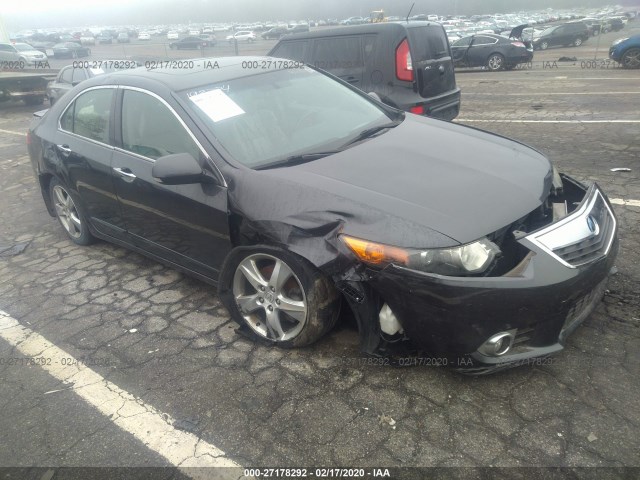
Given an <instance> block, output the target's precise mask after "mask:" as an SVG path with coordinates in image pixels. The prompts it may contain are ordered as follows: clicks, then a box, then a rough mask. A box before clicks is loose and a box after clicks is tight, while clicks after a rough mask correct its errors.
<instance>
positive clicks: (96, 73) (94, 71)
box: [89, 68, 104, 75]
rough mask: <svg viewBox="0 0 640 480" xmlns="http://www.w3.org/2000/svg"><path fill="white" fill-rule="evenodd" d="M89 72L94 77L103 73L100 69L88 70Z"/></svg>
mask: <svg viewBox="0 0 640 480" xmlns="http://www.w3.org/2000/svg"><path fill="white" fill-rule="evenodd" d="M89 71H90V72H91V73H93V74H94V75H100V74H101V73H104V70H103V69H101V68H90V69H89Z"/></svg>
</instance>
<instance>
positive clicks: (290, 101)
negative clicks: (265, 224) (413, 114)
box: [180, 67, 396, 168]
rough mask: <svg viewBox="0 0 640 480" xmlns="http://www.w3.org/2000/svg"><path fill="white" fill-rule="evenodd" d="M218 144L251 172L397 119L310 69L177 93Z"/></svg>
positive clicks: (335, 146)
mask: <svg viewBox="0 0 640 480" xmlns="http://www.w3.org/2000/svg"><path fill="white" fill-rule="evenodd" d="M180 96H181V98H182V99H183V100H184V101H185V103H186V105H187V107H188V108H190V109H192V110H193V111H194V112H195V114H196V115H198V116H199V117H200V118H201V119H202V120H203V122H204V123H205V125H206V127H207V128H208V129H209V130H210V132H211V133H212V134H213V136H214V137H215V138H217V139H218V141H219V142H220V144H222V146H223V147H224V148H225V149H226V150H227V152H229V153H230V154H231V156H232V157H233V158H235V159H236V160H237V161H239V162H240V163H243V164H244V165H247V166H249V167H252V168H257V167H261V166H265V165H268V164H271V163H274V162H279V161H282V160H284V159H287V158H289V157H291V156H295V155H301V154H307V153H319V152H326V151H328V150H335V149H340V148H342V147H344V146H345V145H346V144H347V143H348V142H349V140H352V139H353V138H354V137H356V136H357V135H358V134H359V133H360V132H362V131H363V130H364V129H367V128H369V127H377V126H380V125H385V124H389V123H390V119H392V118H393V119H394V120H395V119H396V116H395V115H394V114H392V113H388V112H387V111H386V110H384V109H382V108H381V107H379V106H377V105H376V104H374V103H373V102H372V101H370V100H369V99H368V98H366V97H363V96H361V95H360V94H358V93H356V92H355V91H353V90H351V89H350V88H348V87H345V86H343V85H342V84H341V83H339V82H336V81H335V80H333V79H331V78H329V77H328V76H326V75H324V74H322V73H319V72H316V71H314V70H313V69H311V68H309V67H304V68H291V69H284V70H277V71H270V72H266V73H261V74H255V75H251V76H246V77H242V78H237V79H234V80H231V81H226V82H223V83H218V84H211V85H203V86H202V87H199V88H194V89H190V90H188V91H183V92H180Z"/></svg>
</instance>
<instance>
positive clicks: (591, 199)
mask: <svg viewBox="0 0 640 480" xmlns="http://www.w3.org/2000/svg"><path fill="white" fill-rule="evenodd" d="M599 198H600V199H601V200H602V202H603V204H604V206H605V208H606V209H607V211H608V212H609V215H610V216H611V221H612V222H613V228H612V232H613V234H612V235H611V238H609V240H608V243H607V246H606V248H605V249H604V250H603V255H602V256H603V257H605V256H607V255H608V253H609V250H611V245H612V244H613V240H614V239H615V236H616V235H615V233H616V231H617V229H618V222H617V220H616V216H615V215H614V214H613V210H612V209H611V207H610V206H609V203H608V202H607V199H606V197H605V196H604V194H603V193H602V191H601V190H600V189H599V188H597V187H596V185H595V184H594V185H592V186H591V188H590V189H589V190H588V191H587V195H586V196H585V199H586V201H584V202H583V203H582V205H581V206H580V207H579V208H578V210H576V211H575V212H573V213H572V214H571V215H567V216H566V217H564V218H562V219H560V220H558V221H557V222H555V223H552V224H551V225H548V226H546V227H544V228H542V229H541V230H538V231H536V232H534V233H532V234H530V235H527V236H526V237H524V239H523V240H527V241H529V242H531V243H532V244H533V245H535V246H536V247H537V248H539V249H541V250H543V251H544V252H545V253H547V254H549V255H551V256H552V257H553V258H555V259H556V260H558V261H559V262H560V263H561V264H562V265H564V266H565V267H567V268H572V269H576V268H578V267H579V266H582V265H577V266H574V265H571V264H570V263H568V262H566V261H564V260H563V259H562V258H560V256H558V255H557V254H555V253H554V252H553V250H551V249H550V248H548V247H547V246H546V245H544V244H543V243H542V242H541V241H539V240H538V237H541V236H543V235H545V234H547V233H550V232H552V231H553V230H556V229H557V228H560V227H562V226H564V225H567V224H569V223H571V222H574V221H579V219H581V218H586V217H587V216H588V214H589V212H591V210H592V209H593V206H594V205H595V203H596V202H597V201H598V199H599ZM556 248H561V246H558V247H556ZM600 258H602V257H600Z"/></svg>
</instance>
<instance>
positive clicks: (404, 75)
mask: <svg viewBox="0 0 640 480" xmlns="http://www.w3.org/2000/svg"><path fill="white" fill-rule="evenodd" d="M268 55H269V56H271V57H279V58H288V59H292V60H298V61H300V62H304V63H307V64H309V65H312V66H315V67H317V68H321V69H323V70H326V71H328V72H330V73H332V74H333V75H335V76H337V77H339V78H341V79H342V80H343V81H345V82H347V83H349V84H351V85H353V86H355V87H358V88H360V89H361V90H363V91H365V92H367V93H370V92H373V93H375V94H376V95H377V96H378V97H379V98H380V100H381V101H382V102H384V103H386V104H388V105H391V106H393V107H396V108H399V109H401V110H406V111H410V112H412V113H416V114H419V115H429V116H433V117H437V118H442V119H446V120H451V119H453V118H455V117H456V116H457V115H458V112H459V109H460V89H459V88H458V87H457V85H456V79H455V74H454V69H453V61H452V59H451V51H450V49H449V43H448V41H447V35H446V33H445V31H444V28H442V25H440V24H438V23H427V22H410V23H406V22H405V23H384V22H383V23H372V24H367V25H357V26H345V27H340V28H330V29H326V30H314V31H313V32H308V33H299V34H295V35H287V36H285V37H283V38H282V39H280V41H279V42H278V43H277V44H276V45H275V46H274V47H273V49H272V50H271V51H270V52H269V53H268Z"/></svg>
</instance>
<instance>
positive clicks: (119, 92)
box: [27, 57, 619, 375]
mask: <svg viewBox="0 0 640 480" xmlns="http://www.w3.org/2000/svg"><path fill="white" fill-rule="evenodd" d="M266 60H267V59H266V58H264V57H226V58H220V59H216V61H217V63H219V64H220V66H221V68H220V69H214V70H212V69H209V68H207V67H206V65H205V62H204V61H202V60H200V61H199V62H197V66H196V68H194V69H190V70H188V71H185V70H181V69H171V68H167V69H157V70H156V69H154V70H148V71H146V70H143V71H136V72H135V73H131V74H129V73H128V72H118V73H113V74H110V75H109V77H108V78H94V79H90V80H87V81H86V82H84V83H82V84H80V85H78V86H77V87H75V88H74V89H73V90H72V91H71V92H69V94H68V95H66V96H65V97H64V98H63V99H61V100H60V101H59V102H58V103H56V104H54V105H53V106H52V107H51V108H50V109H49V110H48V112H47V113H45V114H42V113H39V114H38V115H35V116H34V118H33V120H32V122H31V125H30V126H29V129H28V134H27V135H28V136H27V148H28V153H29V157H30V160H31V165H32V167H33V171H34V173H35V175H36V182H35V185H37V186H38V187H39V188H40V189H41V194H42V197H43V200H44V208H46V210H47V211H48V212H49V214H50V215H51V216H53V217H57V220H58V221H59V224H60V227H61V228H62V229H63V231H64V233H65V236H66V237H67V238H68V240H69V241H71V242H74V243H75V244H79V245H88V244H90V243H91V242H92V241H93V240H94V239H95V238H96V237H98V238H102V239H104V240H106V241H111V242H114V243H117V244H118V245H121V246H126V247H129V248H131V249H134V250H135V251H137V252H139V253H142V254H146V255H148V256H150V257H152V258H156V259H159V260H163V261H165V262H168V263H170V264H171V265H172V267H173V268H178V269H180V270H182V271H185V272H187V273H189V274H191V275H193V276H196V277H197V278H199V279H201V280H203V281H205V282H208V283H210V284H217V289H218V290H217V291H218V297H217V298H219V299H220V300H221V302H222V303H223V304H224V305H225V306H226V308H227V309H228V310H229V313H230V315H231V318H233V320H234V321H236V322H237V323H238V324H239V325H240V328H241V329H242V331H243V332H244V333H246V335H247V336H249V337H252V338H254V339H256V340H259V341H261V342H267V343H269V344H271V345H273V346H276V347H283V348H293V347H303V346H307V345H309V344H312V343H313V342H316V341H317V340H319V339H320V338H322V337H323V336H324V335H325V334H327V333H328V332H329V331H330V330H331V329H332V327H333V326H334V325H335V323H336V321H337V319H338V316H339V312H340V308H341V306H342V308H345V309H347V308H349V309H350V310H351V314H352V315H353V317H355V320H356V322H355V323H356V324H357V325H358V329H359V338H360V348H361V349H362V350H363V351H364V352H366V353H368V354H377V355H380V354H382V353H383V350H382V348H381V347H383V346H385V345H389V343H390V342H393V343H396V342H406V343H405V344H407V343H408V342H411V345H412V347H413V349H415V350H416V351H418V352H420V356H421V357H424V356H426V355H429V357H432V358H439V359H440V362H439V363H437V364H436V365H447V364H448V365H454V366H456V368H459V367H460V366H464V369H466V371H467V372H469V373H475V374H482V373H490V372H494V371H497V370H501V369H504V368H507V367H511V366H516V365H518V364H520V365H522V364H525V363H529V362H527V360H529V359H532V358H537V357H546V356H548V355H550V354H552V353H554V352H558V351H560V350H562V349H563V348H564V346H565V344H566V341H567V339H568V337H569V336H570V335H571V333H572V332H574V331H575V330H576V329H577V328H578V327H579V326H580V324H581V323H582V322H583V321H584V320H585V319H586V318H587V317H588V316H589V314H590V313H591V312H592V311H593V310H594V309H595V308H596V306H597V305H598V303H599V301H600V300H601V298H602V296H603V295H604V293H605V290H606V288H607V280H608V277H609V275H610V273H611V271H612V269H613V266H614V262H615V259H616V255H617V252H618V248H619V244H618V224H617V220H616V216H615V213H614V211H613V208H612V207H611V205H610V203H609V201H608V199H607V196H606V194H605V193H604V192H603V191H602V190H601V189H600V188H599V187H598V185H597V184H595V183H593V184H583V183H581V182H579V181H577V180H574V179H572V178H571V177H569V176H567V175H561V174H560V173H559V172H558V171H557V170H556V169H555V167H554V166H553V164H552V163H551V162H550V161H549V159H547V158H546V157H545V156H543V155H542V154H541V153H540V152H538V151H536V150H534V149H532V148H529V147H527V146H526V145H523V144H522V143H520V142H515V141H511V140H509V139H507V138H505V137H502V136H498V135H494V134H491V133H488V132H483V131H481V130H479V129H477V128H470V127H467V126H463V125H458V124H455V123H449V122H441V121H437V120H433V119H429V118H424V117H420V116H418V115H410V114H405V113H404V112H401V111H399V110H397V109H394V108H391V107H388V106H386V105H384V104H382V103H380V102H379V101H377V100H375V99H373V98H371V96H369V95H367V94H366V93H364V92H362V91H360V90H358V89H356V88H354V87H351V86H349V85H348V84H347V83H344V82H340V81H337V80H336V79H335V77H333V76H330V75H328V74H324V73H322V72H319V71H317V70H314V69H311V68H287V67H285V66H282V67H278V66H276V68H271V69H269V70H260V69H258V70H256V69H247V68H243V65H246V64H248V63H253V62H257V63H258V64H260V63H264V61H266ZM415 68H417V66H415ZM422 68H424V67H422ZM506 199H508V201H506ZM550 292H552V294H550ZM210 294H211V295H213V293H212V292H211V293H210ZM407 339H408V341H407ZM334 343H335V342H329V344H328V346H329V348H331V346H332V345H333V344H334ZM338 347H340V346H339V345H338ZM323 350H324V346H323ZM423 352H424V353H425V355H422V353H423ZM334 353H335V354H336V355H338V354H340V351H338V350H336V351H335V352H334ZM571 355H572V352H567V354H566V357H569V356H571ZM577 357H578V360H579V355H577ZM443 359H446V360H447V362H446V363H445V362H443V361H442V360H443ZM460 359H464V360H465V361H464V363H461V362H460ZM529 364H530V363H529ZM392 374H393V375H395V373H393V372H392Z"/></svg>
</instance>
